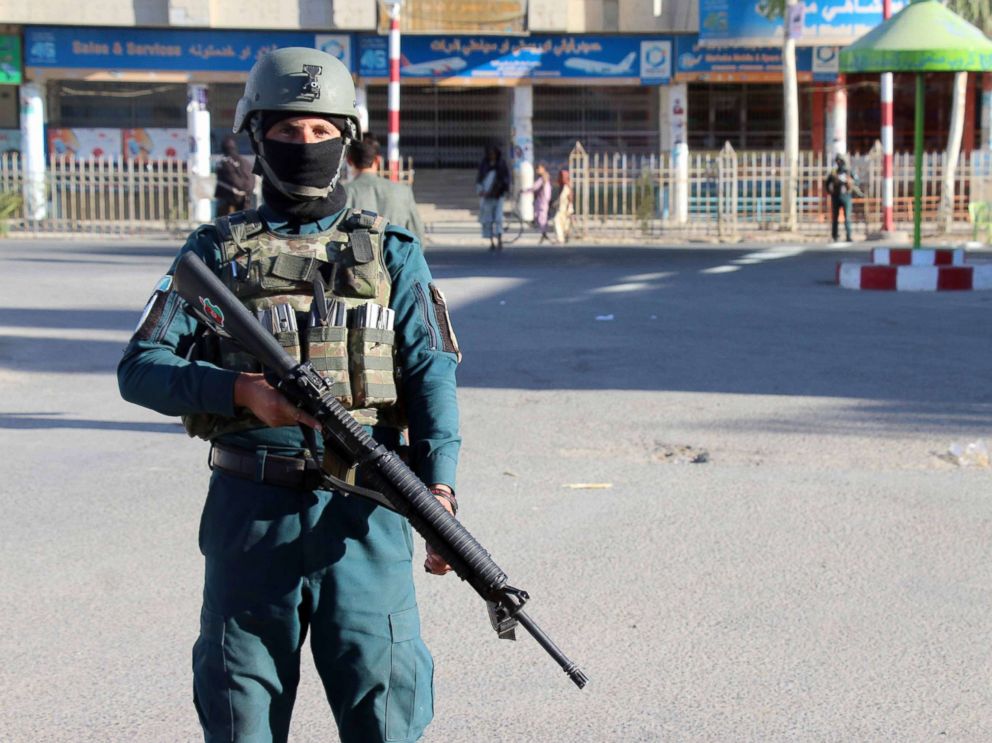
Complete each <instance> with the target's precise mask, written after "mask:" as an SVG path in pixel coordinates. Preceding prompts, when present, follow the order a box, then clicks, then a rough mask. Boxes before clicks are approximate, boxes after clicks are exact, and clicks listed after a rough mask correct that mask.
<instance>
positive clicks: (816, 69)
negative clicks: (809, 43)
mask: <svg viewBox="0 0 992 743" xmlns="http://www.w3.org/2000/svg"><path fill="white" fill-rule="evenodd" d="M839 74H840V47H836V46H818V47H816V48H815V49H814V50H813V79H814V80H816V81H817V82H834V81H835V80H836V79H837V76H838V75H839Z"/></svg>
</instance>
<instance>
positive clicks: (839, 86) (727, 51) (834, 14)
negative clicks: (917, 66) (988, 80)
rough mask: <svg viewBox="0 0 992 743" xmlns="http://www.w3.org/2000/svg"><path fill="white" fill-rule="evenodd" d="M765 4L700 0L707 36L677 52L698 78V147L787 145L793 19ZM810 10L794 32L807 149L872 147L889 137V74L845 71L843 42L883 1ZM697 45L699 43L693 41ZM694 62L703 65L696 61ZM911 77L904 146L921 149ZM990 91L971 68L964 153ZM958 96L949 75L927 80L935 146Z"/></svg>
mask: <svg viewBox="0 0 992 743" xmlns="http://www.w3.org/2000/svg"><path fill="white" fill-rule="evenodd" d="M906 4H907V0H893V2H892V12H893V13H895V12H898V11H899V10H901V9H902V7H903V6H905V5H906ZM762 7H767V6H766V5H764V4H754V3H743V2H731V0H699V37H698V40H696V41H695V42H694V43H693V42H691V40H689V39H683V40H682V42H683V43H682V44H681V45H680V46H679V52H678V55H677V59H676V79H677V80H679V81H692V84H691V85H690V88H689V96H688V97H689V123H688V131H689V134H688V141H689V143H690V146H694V147H703V148H710V147H712V146H714V145H717V144H719V143H720V139H721V138H723V139H726V140H728V141H730V142H731V144H733V145H734V147H744V148H747V149H777V148H780V147H782V144H783V138H782V135H781V129H782V123H781V122H782V115H781V100H782V91H781V83H782V74H781V69H782V68H781V46H782V40H783V35H784V33H785V24H784V23H783V21H782V19H780V18H779V19H770V18H768V17H766V16H765V15H763V14H762V12H761V8H762ZM801 8H802V13H801V14H800V16H799V17H798V18H797V19H796V22H795V23H794V24H793V26H792V28H791V30H790V32H791V34H792V36H793V37H794V38H795V39H796V44H797V49H796V56H797V68H798V72H799V83H800V84H799V116H800V125H799V130H800V147H801V148H804V149H806V148H809V149H813V150H815V151H826V152H832V151H834V150H836V149H841V150H845V151H848V152H854V153H858V152H861V153H863V152H867V151H869V150H870V149H871V148H872V147H873V146H874V145H875V142H876V141H877V140H879V138H880V137H881V104H880V98H881V91H880V87H881V86H880V79H879V76H878V75H859V76H847V77H845V76H842V75H840V74H839V65H838V63H839V50H840V48H841V47H843V46H846V45H848V44H850V43H852V42H853V41H854V40H856V39H857V38H859V37H860V36H862V35H864V34H866V33H868V32H869V31H871V29H872V28H874V27H875V26H877V25H878V24H879V23H881V22H882V20H883V18H882V4H881V3H878V2H872V3H869V2H864V3H861V2H855V3H852V2H850V0H820V2H818V3H813V4H810V3H807V4H804V5H801ZM690 43H691V44H692V48H691V49H688V48H687V47H688V46H689V44H690ZM694 65H695V67H696V69H688V68H689V67H692V66H694ZM715 73H716V74H720V75H726V74H727V73H732V74H733V75H734V78H735V82H738V83H740V84H738V85H736V86H728V83H729V82H730V81H729V80H726V79H717V78H716V77H715V76H714V75H715ZM742 76H743V79H741V77H742ZM703 82H706V83H707V85H702V84H701V83H703ZM912 85H913V83H912V79H911V77H910V76H906V77H903V76H899V75H897V76H896V77H895V86H894V105H895V135H894V149H895V150H896V151H897V152H899V151H910V150H912V147H913V143H912V129H913V126H912V122H913V89H912ZM981 93H982V83H981V80H979V79H978V76H976V75H972V76H971V80H970V84H969V89H968V98H967V103H968V109H967V114H966V124H965V132H964V137H963V142H962V149H963V150H964V151H965V152H967V151H970V150H971V149H973V148H974V147H975V146H976V145H977V144H978V133H979V132H981V113H980V109H981V105H980V101H981ZM951 98H952V96H951V77H950V76H943V77H942V76H939V75H937V76H930V77H929V78H928V80H927V106H926V112H925V115H926V145H925V146H926V148H927V149H928V150H933V149H943V148H944V147H945V146H946V144H947V132H948V129H949V120H950V111H951ZM776 100H777V102H778V105H777V107H778V110H777V111H776Z"/></svg>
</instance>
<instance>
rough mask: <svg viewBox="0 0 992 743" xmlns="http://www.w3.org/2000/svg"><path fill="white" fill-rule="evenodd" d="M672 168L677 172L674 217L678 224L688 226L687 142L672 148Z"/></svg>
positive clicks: (673, 206)
mask: <svg viewBox="0 0 992 743" xmlns="http://www.w3.org/2000/svg"><path fill="white" fill-rule="evenodd" d="M672 168H673V169H674V170H675V188H674V193H673V194H672V216H673V217H674V218H675V223H676V224H686V223H688V221H689V145H687V144H686V143H685V142H681V143H679V144H677V145H675V146H674V147H672Z"/></svg>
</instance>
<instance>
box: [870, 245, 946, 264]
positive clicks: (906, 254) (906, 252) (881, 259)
mask: <svg viewBox="0 0 992 743" xmlns="http://www.w3.org/2000/svg"><path fill="white" fill-rule="evenodd" d="M871 262H872V263H875V264H881V265H883V266H963V265H964V249H963V248H915V249H914V248H873V249H872V251H871Z"/></svg>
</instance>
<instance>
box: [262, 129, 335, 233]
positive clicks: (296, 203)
mask: <svg viewBox="0 0 992 743" xmlns="http://www.w3.org/2000/svg"><path fill="white" fill-rule="evenodd" d="M263 151H264V153H265V162H266V163H267V164H268V166H269V168H271V169H272V171H273V172H274V173H275V175H276V177H277V178H278V179H279V180H280V181H281V182H282V188H281V189H280V188H278V187H277V186H276V185H275V184H273V183H271V182H270V180H269V178H268V177H267V175H266V174H265V171H264V170H262V172H261V175H262V196H263V197H264V199H265V203H267V204H269V205H270V206H271V207H272V208H273V209H275V210H276V211H278V212H281V213H282V214H284V215H286V216H288V217H292V218H294V219H297V220H299V221H313V220H316V219H321V218H323V217H326V216H328V215H330V214H333V213H334V212H337V211H340V210H341V209H343V208H344V204H345V200H346V198H347V196H346V194H345V192H344V188H342V186H341V184H340V183H338V182H337V177H338V172H339V170H340V167H341V159H342V157H343V156H344V140H343V139H341V138H336V139H328V140H326V141H324V142H317V143H315V144H295V143H289V142H277V141H275V140H272V139H266V140H264V142H263ZM260 170H261V168H260ZM332 181H333V182H334V188H333V189H332V190H331V191H330V192H329V193H327V195H326V196H322V197H321V196H316V197H315V196H310V195H308V194H307V193H306V191H305V189H323V188H327V187H328V186H329V185H330V184H331V182H332ZM283 191H286V192H287V193H283Z"/></svg>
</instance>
